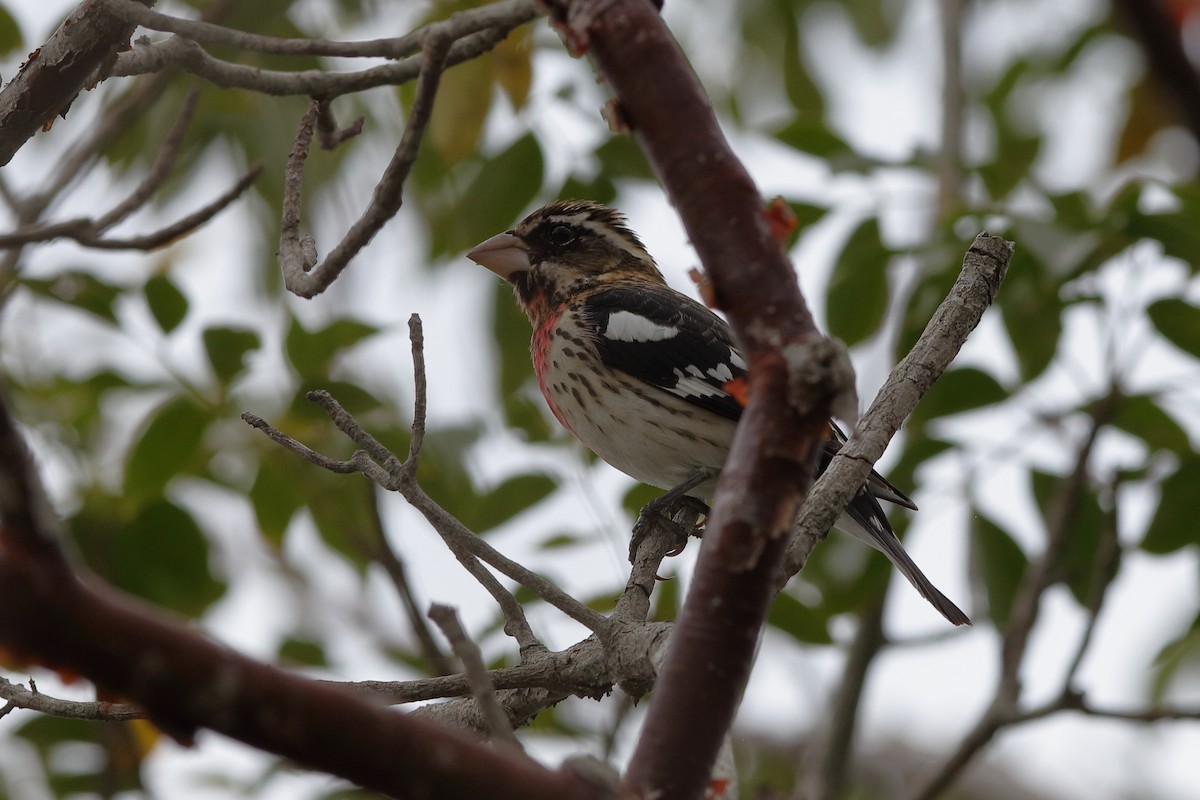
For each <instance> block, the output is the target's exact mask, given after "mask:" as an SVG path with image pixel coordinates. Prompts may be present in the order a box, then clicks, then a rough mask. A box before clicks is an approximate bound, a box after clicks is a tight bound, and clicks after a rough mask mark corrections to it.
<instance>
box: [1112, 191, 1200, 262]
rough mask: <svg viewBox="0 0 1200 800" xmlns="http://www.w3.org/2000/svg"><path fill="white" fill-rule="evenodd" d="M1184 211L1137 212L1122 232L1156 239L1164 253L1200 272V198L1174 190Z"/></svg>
mask: <svg viewBox="0 0 1200 800" xmlns="http://www.w3.org/2000/svg"><path fill="white" fill-rule="evenodd" d="M1173 191H1175V194H1176V197H1178V198H1179V199H1180V201H1181V203H1182V208H1180V209H1178V210H1175V211H1169V212H1165V213H1159V214H1143V213H1141V212H1135V213H1133V214H1131V215H1129V217H1128V219H1127V220H1126V221H1125V225H1124V226H1123V229H1122V232H1123V233H1125V234H1126V235H1127V236H1130V237H1132V238H1133V239H1135V240H1136V239H1153V240H1154V241H1156V242H1158V243H1159V244H1161V245H1162V248H1163V252H1164V253H1166V254H1167V255H1168V256H1171V257H1173V258H1178V259H1179V260H1180V261H1182V262H1184V263H1185V264H1187V265H1188V267H1190V268H1191V270H1192V272H1196V271H1197V269H1200V225H1197V224H1196V220H1197V219H1200V199H1198V198H1196V197H1194V196H1192V195H1190V194H1187V193H1185V192H1184V190H1182V189H1180V188H1175V189H1173Z"/></svg>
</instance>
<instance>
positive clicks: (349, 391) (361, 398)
mask: <svg viewBox="0 0 1200 800" xmlns="http://www.w3.org/2000/svg"><path fill="white" fill-rule="evenodd" d="M314 390H321V391H325V392H328V393H329V394H330V395H331V396H332V397H333V399H334V400H337V401H338V403H339V404H340V405H341V407H342V408H344V409H346V410H347V411H349V412H350V413H351V414H353V415H355V416H358V415H360V414H365V413H367V412H368V411H374V410H375V409H377V408H379V407H380V406H381V405H382V403H381V402H380V401H379V398H377V397H376V396H375V395H373V394H371V393H370V392H368V391H367V390H366V389H364V388H362V387H361V386H359V385H358V384H356V383H350V382H348V381H331V380H316V379H309V380H306V381H305V382H304V384H303V385H302V386H301V387H300V388H299V389H297V390H296V394H295V395H293V396H292V404H291V406H289V407H288V414H289V415H295V416H296V418H298V419H307V420H314V421H317V420H319V421H321V422H323V423H324V424H328V423H329V417H328V416H327V415H326V414H325V412H324V411H323V410H321V407H320V406H318V405H317V404H316V403H314V402H313V401H311V400H309V399H308V393H309V392H311V391H314ZM407 444H408V443H407V442H405V446H407Z"/></svg>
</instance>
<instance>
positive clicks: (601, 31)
mask: <svg viewBox="0 0 1200 800" xmlns="http://www.w3.org/2000/svg"><path fill="white" fill-rule="evenodd" d="M548 5H549V6H550V11H551V15H552V18H553V20H554V22H555V25H556V27H557V28H558V29H559V31H560V33H562V35H563V36H564V38H565V39H566V40H567V42H568V45H569V46H570V47H571V48H572V49H574V50H576V51H579V52H587V53H588V54H590V55H591V56H592V58H593V59H594V60H595V63H596V65H597V66H598V68H599V70H600V72H601V74H602V75H603V77H604V79H605V80H606V81H607V82H608V84H609V85H610V86H611V87H612V89H613V91H614V93H615V94H616V96H617V100H618V103H619V109H618V110H619V112H620V116H621V118H622V119H623V120H625V121H626V122H627V123H628V125H629V127H630V129H631V130H632V131H633V133H634V135H635V136H637V137H638V139H639V141H640V143H641V145H642V148H643V149H644V150H645V152H646V154H647V155H648V157H649V159H650V161H651V163H652V164H653V165H654V167H655V170H656V171H657V173H658V176H659V179H660V180H661V181H662V183H663V185H664V186H665V187H666V189H667V192H668V194H669V195H670V198H671V201H672V202H673V203H674V205H675V207H676V209H677V210H678V211H679V215H680V217H681V218H682V220H683V223H684V227H685V228H686V229H687V231H688V233H689V234H690V236H691V239H692V242H693V244H694V245H695V247H696V250H697V252H698V253H699V255H700V259H701V261H702V262H703V264H704V266H705V268H706V269H707V271H708V273H709V275H710V277H711V278H712V283H713V287H714V289H715V293H714V297H715V299H716V300H717V302H718V304H719V306H720V308H721V309H722V310H723V311H725V312H726V314H727V315H728V317H729V320H730V322H731V324H732V325H733V328H734V330H735V332H736V334H737V336H738V339H739V341H740V343H741V345H742V347H743V352H744V353H745V354H746V355H747V357H748V362H749V364H750V380H751V392H750V403H749V405H748V407H747V409H746V412H745V414H744V416H743V418H742V421H741V424H740V426H739V428H738V434H737V438H736V440H735V442H734V446H733V450H732V452H731V454H730V457H729V460H728V461H727V462H726V465H725V468H724V470H723V471H722V474H721V479H720V485H719V488H718V492H717V497H716V502H715V505H714V507H713V513H712V516H711V518H710V521H709V524H708V527H707V531H706V534H705V543H704V548H703V550H702V551H701V554H700V561H699V563H698V565H697V568H696V574H695V578H694V579H693V582H692V587H691V590H690V592H689V596H688V599H687V602H686V603H685V605H684V608H683V611H682V613H681V615H680V618H679V622H678V624H677V625H676V628H675V631H674V633H673V634H672V643H671V649H670V652H669V654H668V656H667V659H666V662H665V664H664V666H663V669H662V671H661V673H660V679H659V681H658V683H657V688H656V690H655V694H654V697H653V700H652V704H651V708H650V712H649V715H648V717H647V720H646V725H645V727H644V729H643V733H642V737H641V740H640V741H639V743H638V747H637V750H636V751H635V753H634V756H633V759H632V761H631V762H630V765H629V770H628V773H627V775H626V779H625V785H624V787H623V791H624V793H625V794H627V795H628V796H634V797H655V798H660V799H661V800H674V799H675V798H680V799H682V798H695V797H699V796H701V795H702V793H703V791H704V786H705V784H706V782H707V780H708V776H709V773H710V771H711V768H712V764H713V761H714V759H715V758H716V755H717V751H718V749H719V748H720V744H721V741H722V738H723V737H724V736H725V733H726V731H727V730H728V728H729V725H730V723H731V721H732V719H733V715H734V712H735V710H736V707H737V704H738V701H739V699H740V697H741V694H742V690H743V687H744V686H745V682H746V679H747V677H748V675H749V672H750V666H751V663H752V661H753V654H754V649H755V645H756V643H757V640H758V633H759V630H760V628H761V626H762V623H763V620H764V618H765V616H766V611H767V608H768V606H769V603H770V600H771V598H772V596H773V594H772V588H771V587H772V581H771V577H772V574H773V573H774V571H775V570H776V568H777V564H778V563H779V561H780V558H781V556H782V553H783V549H784V544H785V543H786V533H787V531H788V530H789V529H790V526H791V523H792V520H793V519H795V515H796V511H797V509H798V507H799V505H800V502H801V501H802V500H803V492H804V490H805V489H806V488H807V487H808V485H809V484H810V483H811V481H812V475H813V468H814V466H815V464H814V462H813V458H814V457H815V455H816V452H817V450H818V443H819V442H820V441H821V437H822V436H823V435H824V431H825V427H824V423H825V420H827V419H828V413H829V399H830V398H829V397H824V398H816V399H815V400H814V402H811V403H809V404H808V407H807V408H805V409H804V410H803V412H802V413H797V410H796V409H795V408H791V407H789V404H788V398H787V391H786V390H787V386H788V379H789V376H788V365H787V360H786V359H785V355H784V353H785V348H787V347H789V346H795V345H801V344H805V343H807V342H810V341H812V340H813V339H815V337H817V335H818V334H817V331H816V328H815V326H814V324H813V321H812V318H811V315H810V314H809V312H808V309H807V307H806V306H805V303H804V299H803V297H801V295H800V290H799V287H798V286H797V284H796V279H795V275H794V273H793V271H792V267H791V264H790V263H789V261H788V259H787V255H786V253H785V252H784V250H783V247H782V246H781V244H780V242H779V241H778V240H777V239H776V238H775V237H774V236H773V235H772V233H771V230H770V226H769V224H768V222H767V219H766V217H765V215H764V213H763V207H762V201H761V198H760V196H759V193H758V190H757V189H756V187H755V185H754V182H753V180H751V178H750V176H749V174H748V173H747V172H746V170H745V169H744V168H743V167H742V165H741V164H740V163H739V162H738V160H737V158H736V157H735V156H734V154H733V152H732V151H731V150H730V148H729V145H728V144H727V143H726V141H725V139H724V136H723V135H722V134H721V131H720V128H719V126H718V124H717V120H716V117H715V116H714V114H713V111H712V108H711V107H710V105H709V102H708V99H707V97H706V95H705V93H704V90H703V89H702V88H701V87H700V85H699V83H698V82H697V80H696V77H695V75H694V73H693V72H692V70H691V68H690V66H689V65H688V63H687V60H686V59H685V58H684V56H683V54H682V53H681V52H680V50H679V47H678V46H677V45H676V43H675V41H674V39H673V38H672V37H671V35H670V33H669V32H668V31H667V29H666V27H665V26H664V24H663V22H662V20H661V19H660V18H659V16H658V14H657V12H656V11H655V9H654V7H653V6H652V5H651V3H649V2H648V1H647V0H556V1H555V2H550V3H548ZM698 700H699V702H698Z"/></svg>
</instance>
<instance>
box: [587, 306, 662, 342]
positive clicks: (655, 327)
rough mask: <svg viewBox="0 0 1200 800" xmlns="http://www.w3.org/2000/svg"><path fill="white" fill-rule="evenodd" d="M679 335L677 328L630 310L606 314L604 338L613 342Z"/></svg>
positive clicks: (656, 340) (642, 340)
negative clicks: (661, 323) (606, 321)
mask: <svg viewBox="0 0 1200 800" xmlns="http://www.w3.org/2000/svg"><path fill="white" fill-rule="evenodd" d="M677 335H679V328H674V327H672V326H670V325H659V324H658V323H657V322H655V321H654V320H652V319H647V318H646V317H643V316H642V315H641V314H635V313H633V312H632V311H614V312H613V313H611V314H609V315H608V325H607V326H606V327H605V328H604V338H605V339H611V340H613V341H614V342H661V341H663V340H664V339H672V338H674V337H675V336H677Z"/></svg>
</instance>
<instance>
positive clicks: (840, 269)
mask: <svg viewBox="0 0 1200 800" xmlns="http://www.w3.org/2000/svg"><path fill="white" fill-rule="evenodd" d="M890 256H891V251H889V250H888V249H887V248H886V247H884V245H883V239H882V238H881V237H880V235H879V220H878V219H876V218H875V217H871V218H869V219H866V220H863V222H862V223H861V224H860V225H859V226H858V227H857V228H855V229H854V231H853V232H852V233H851V234H850V237H849V238H848V239H847V240H846V243H845V245H844V246H843V247H842V252H841V255H840V256H838V260H837V264H836V265H835V266H834V269H833V276H832V277H831V278H830V281H829V290H828V292H827V294H826V297H825V319H826V320H827V321H828V325H829V333H830V335H832V336H836V337H837V338H839V339H841V340H842V341H843V342H845V343H846V344H847V345H848V346H853V345H856V344H858V343H859V342H861V341H863V340H865V339H867V338H868V337H870V336H871V335H872V334H874V333H875V331H877V330H878V329H879V326H880V325H882V324H883V319H884V315H885V314H886V312H887V301H888V280H887V264H888V259H889V257H890Z"/></svg>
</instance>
